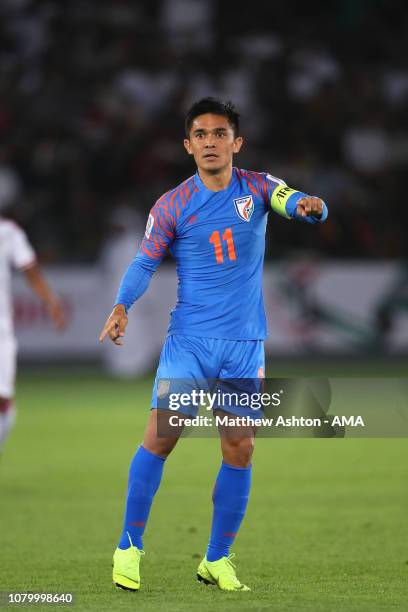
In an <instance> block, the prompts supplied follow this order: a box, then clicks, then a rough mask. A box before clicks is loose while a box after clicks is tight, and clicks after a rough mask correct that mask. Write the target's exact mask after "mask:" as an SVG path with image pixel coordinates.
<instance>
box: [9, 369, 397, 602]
mask: <svg viewBox="0 0 408 612" xmlns="http://www.w3.org/2000/svg"><path fill="white" fill-rule="evenodd" d="M367 371H369V367H367V368H366V372H367ZM376 373H377V372H376ZM150 393H151V380H150V379H144V380H142V381H136V382H117V381H112V380H108V379H106V378H104V377H103V376H101V375H98V374H93V373H86V372H85V373H82V374H81V373H80V372H72V373H69V372H65V373H58V372H51V373H50V374H45V373H44V372H40V373H39V372H38V371H37V372H35V373H32V374H25V375H22V376H20V379H19V384H18V407H19V416H18V423H17V426H16V428H15V430H14V432H13V434H12V436H11V438H10V440H9V443H8V445H7V447H6V449H5V451H4V454H3V456H2V458H1V461H0V500H1V501H0V591H2V592H5V591H15V592H26V591H34V592H59V593H62V592H72V593H74V596H75V604H74V606H73V609H76V610H81V611H82V610H95V611H96V610H98V611H102V610H114V611H116V610H124V611H125V610H140V611H141V612H144V611H150V610H166V612H167V611H169V612H178V611H180V612H187V611H189V612H190V611H197V612H198V611H200V612H201V611H203V610H210V609H211V610H214V611H224V610H253V611H256V610H276V611H282V612H283V611H286V610H287V611H293V612H295V611H296V612H303V611H310V612H312V611H313V612H316V611H322V612H323V611H324V612H328V611H333V612H334V611H336V612H339V611H341V612H343V611H344V612H352V611H355V612H373V611H376V610H384V611H385V610H387V611H389V610H401V611H402V610H407V609H408V586H407V585H408V548H407V541H408V538H407V531H408V529H407V507H408V506H407V502H408V493H407V484H408V467H407V466H408V441H407V440H406V439H388V440H387V439H347V438H346V439H334V440H328V439H259V440H258V441H257V445H256V450H255V456H254V474H253V475H254V481H253V489H252V494H251V498H250V502H249V507H248V512H247V516H246V517H245V520H244V523H243V525H242V528H241V531H240V533H239V536H238V538H237V541H236V544H235V546H234V549H233V550H234V551H235V552H236V553H237V557H236V561H237V565H238V576H239V577H240V579H241V580H242V581H243V582H245V583H246V584H248V585H250V586H251V588H252V592H250V593H238V594H226V593H222V592H220V591H218V590H217V589H215V588H213V587H205V586H203V585H200V584H199V583H197V582H196V581H195V572H196V568H197V565H198V563H199V561H200V559H201V556H202V555H203V553H204V552H205V549H206V544H207V539H208V534H209V529H210V521H211V511H212V506H211V489H212V486H213V482H214V479H215V476H216V473H217V471H218V468H219V463H220V453H219V448H218V440H216V439H183V440H181V441H180V443H179V446H178V447H177V448H176V450H175V451H174V453H173V454H172V455H171V456H170V458H169V459H168V461H167V464H166V467H165V474H164V479H163V482H162V486H161V488H160V490H159V492H158V494H157V496H156V499H155V503H154V505H153V509H152V512H151V516H150V521H149V524H148V527H147V530H146V533H145V538H144V545H145V550H146V553H147V554H146V556H145V557H144V559H143V560H142V590H141V591H140V592H139V593H128V592H124V591H121V590H119V589H116V588H114V587H113V586H112V584H111V558H112V554H113V550H114V548H115V546H116V542H117V539H118V537H119V534H120V530H121V524H122V515H123V508H124V496H125V490H126V480H127V470H128V464H129V461H130V459H131V457H132V455H133V453H134V450H135V448H136V447H137V446H138V444H139V442H140V441H141V436H142V433H143V429H144V423H145V421H146V417H147V410H148V406H149V401H150ZM15 607H17V606H13V608H15ZM18 607H19V608H23V607H25V606H18ZM39 607H41V606H38V605H37V606H34V608H39ZM31 608H32V606H31ZM41 608H42V607H41ZM59 608H60V606H58V607H57V606H53V605H48V606H47V607H46V608H42V609H48V610H51V609H59ZM4 609H11V607H9V608H4Z"/></svg>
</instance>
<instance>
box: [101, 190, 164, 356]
mask: <svg viewBox="0 0 408 612" xmlns="http://www.w3.org/2000/svg"><path fill="white" fill-rule="evenodd" d="M174 236H175V215H174V213H173V210H172V208H171V198H170V199H169V198H168V197H167V194H166V195H164V196H162V197H161V198H160V199H159V200H158V201H157V202H156V204H155V205H154V206H153V208H152V209H151V211H150V214H149V218H148V221H147V225H146V232H145V235H144V238H143V242H142V244H141V246H140V249H139V251H138V253H137V255H136V257H135V258H134V260H133V261H132V262H131V263H130V265H129V267H128V269H127V270H126V272H125V274H124V276H123V278H122V281H121V283H120V286H119V291H118V293H117V296H116V300H115V304H114V307H113V310H112V312H111V314H110V315H109V317H108V319H107V321H106V323H105V326H104V328H103V330H102V332H101V334H100V336H99V341H100V342H103V341H104V339H105V338H106V336H109V338H110V339H111V340H112V342H113V343H114V344H117V345H121V344H122V340H121V338H123V336H124V335H125V330H126V326H127V323H128V317H127V313H128V310H129V308H130V307H131V306H132V305H133V304H134V303H135V302H136V300H138V299H139V298H140V297H141V296H142V295H143V294H144V292H145V291H146V290H147V288H148V286H149V284H150V280H151V278H152V276H153V274H154V272H155V271H156V270H157V268H158V266H159V265H160V262H161V261H162V259H163V257H164V255H165V254H166V251H167V249H168V248H169V246H170V245H171V243H172V242H173V240H174Z"/></svg>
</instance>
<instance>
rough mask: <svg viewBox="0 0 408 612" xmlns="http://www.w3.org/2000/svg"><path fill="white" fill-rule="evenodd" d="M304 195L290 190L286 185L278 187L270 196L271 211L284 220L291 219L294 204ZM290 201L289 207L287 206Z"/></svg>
mask: <svg viewBox="0 0 408 612" xmlns="http://www.w3.org/2000/svg"><path fill="white" fill-rule="evenodd" d="M304 195H305V194H304V193H302V192H301V191H297V190H296V189H292V188H291V187H288V186H287V185H278V186H277V187H275V189H274V190H273V192H272V196H271V207H272V210H274V211H275V212H277V213H278V215H281V216H282V217H285V218H286V219H292V214H291V213H293V209H294V204H295V203H296V202H297V201H298V200H299V199H300V198H303V197H304ZM289 200H290V205H289V206H287V204H288V202H289Z"/></svg>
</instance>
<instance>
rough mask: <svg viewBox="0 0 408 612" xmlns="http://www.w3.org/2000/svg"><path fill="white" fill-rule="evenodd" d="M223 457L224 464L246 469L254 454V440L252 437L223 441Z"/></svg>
mask: <svg viewBox="0 0 408 612" xmlns="http://www.w3.org/2000/svg"><path fill="white" fill-rule="evenodd" d="M222 446H223V457H224V460H225V461H226V463H229V464H231V465H235V466H237V467H248V466H249V464H250V463H251V459H252V454H253V452H254V446H255V440H254V438H253V437H252V436H245V437H242V438H233V437H231V438H228V437H225V438H224V439H223V444H222Z"/></svg>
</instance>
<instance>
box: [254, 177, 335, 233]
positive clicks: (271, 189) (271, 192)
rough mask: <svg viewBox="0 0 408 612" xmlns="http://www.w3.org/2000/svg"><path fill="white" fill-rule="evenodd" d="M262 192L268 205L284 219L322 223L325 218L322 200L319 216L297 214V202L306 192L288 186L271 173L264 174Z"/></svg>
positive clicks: (325, 210)
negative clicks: (321, 209)
mask: <svg viewBox="0 0 408 612" xmlns="http://www.w3.org/2000/svg"><path fill="white" fill-rule="evenodd" d="M264 193H265V197H266V201H267V203H268V206H270V207H271V208H272V210H273V211H274V212H276V213H278V215H281V216H282V217H285V218H286V219H296V220H298V221H306V223H311V224H315V223H323V221H325V220H326V219H327V215H328V210H327V206H326V204H325V202H323V211H322V214H321V216H320V217H317V216H314V215H307V216H306V217H302V216H301V215H298V214H297V212H296V207H297V203H298V201H299V200H300V199H301V198H305V197H308V194H306V193H303V192H302V191H298V190H297V189H292V188H291V187H288V185H287V184H286V183H285V181H283V180H282V179H278V178H276V177H275V176H272V175H271V174H265V175H264Z"/></svg>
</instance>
